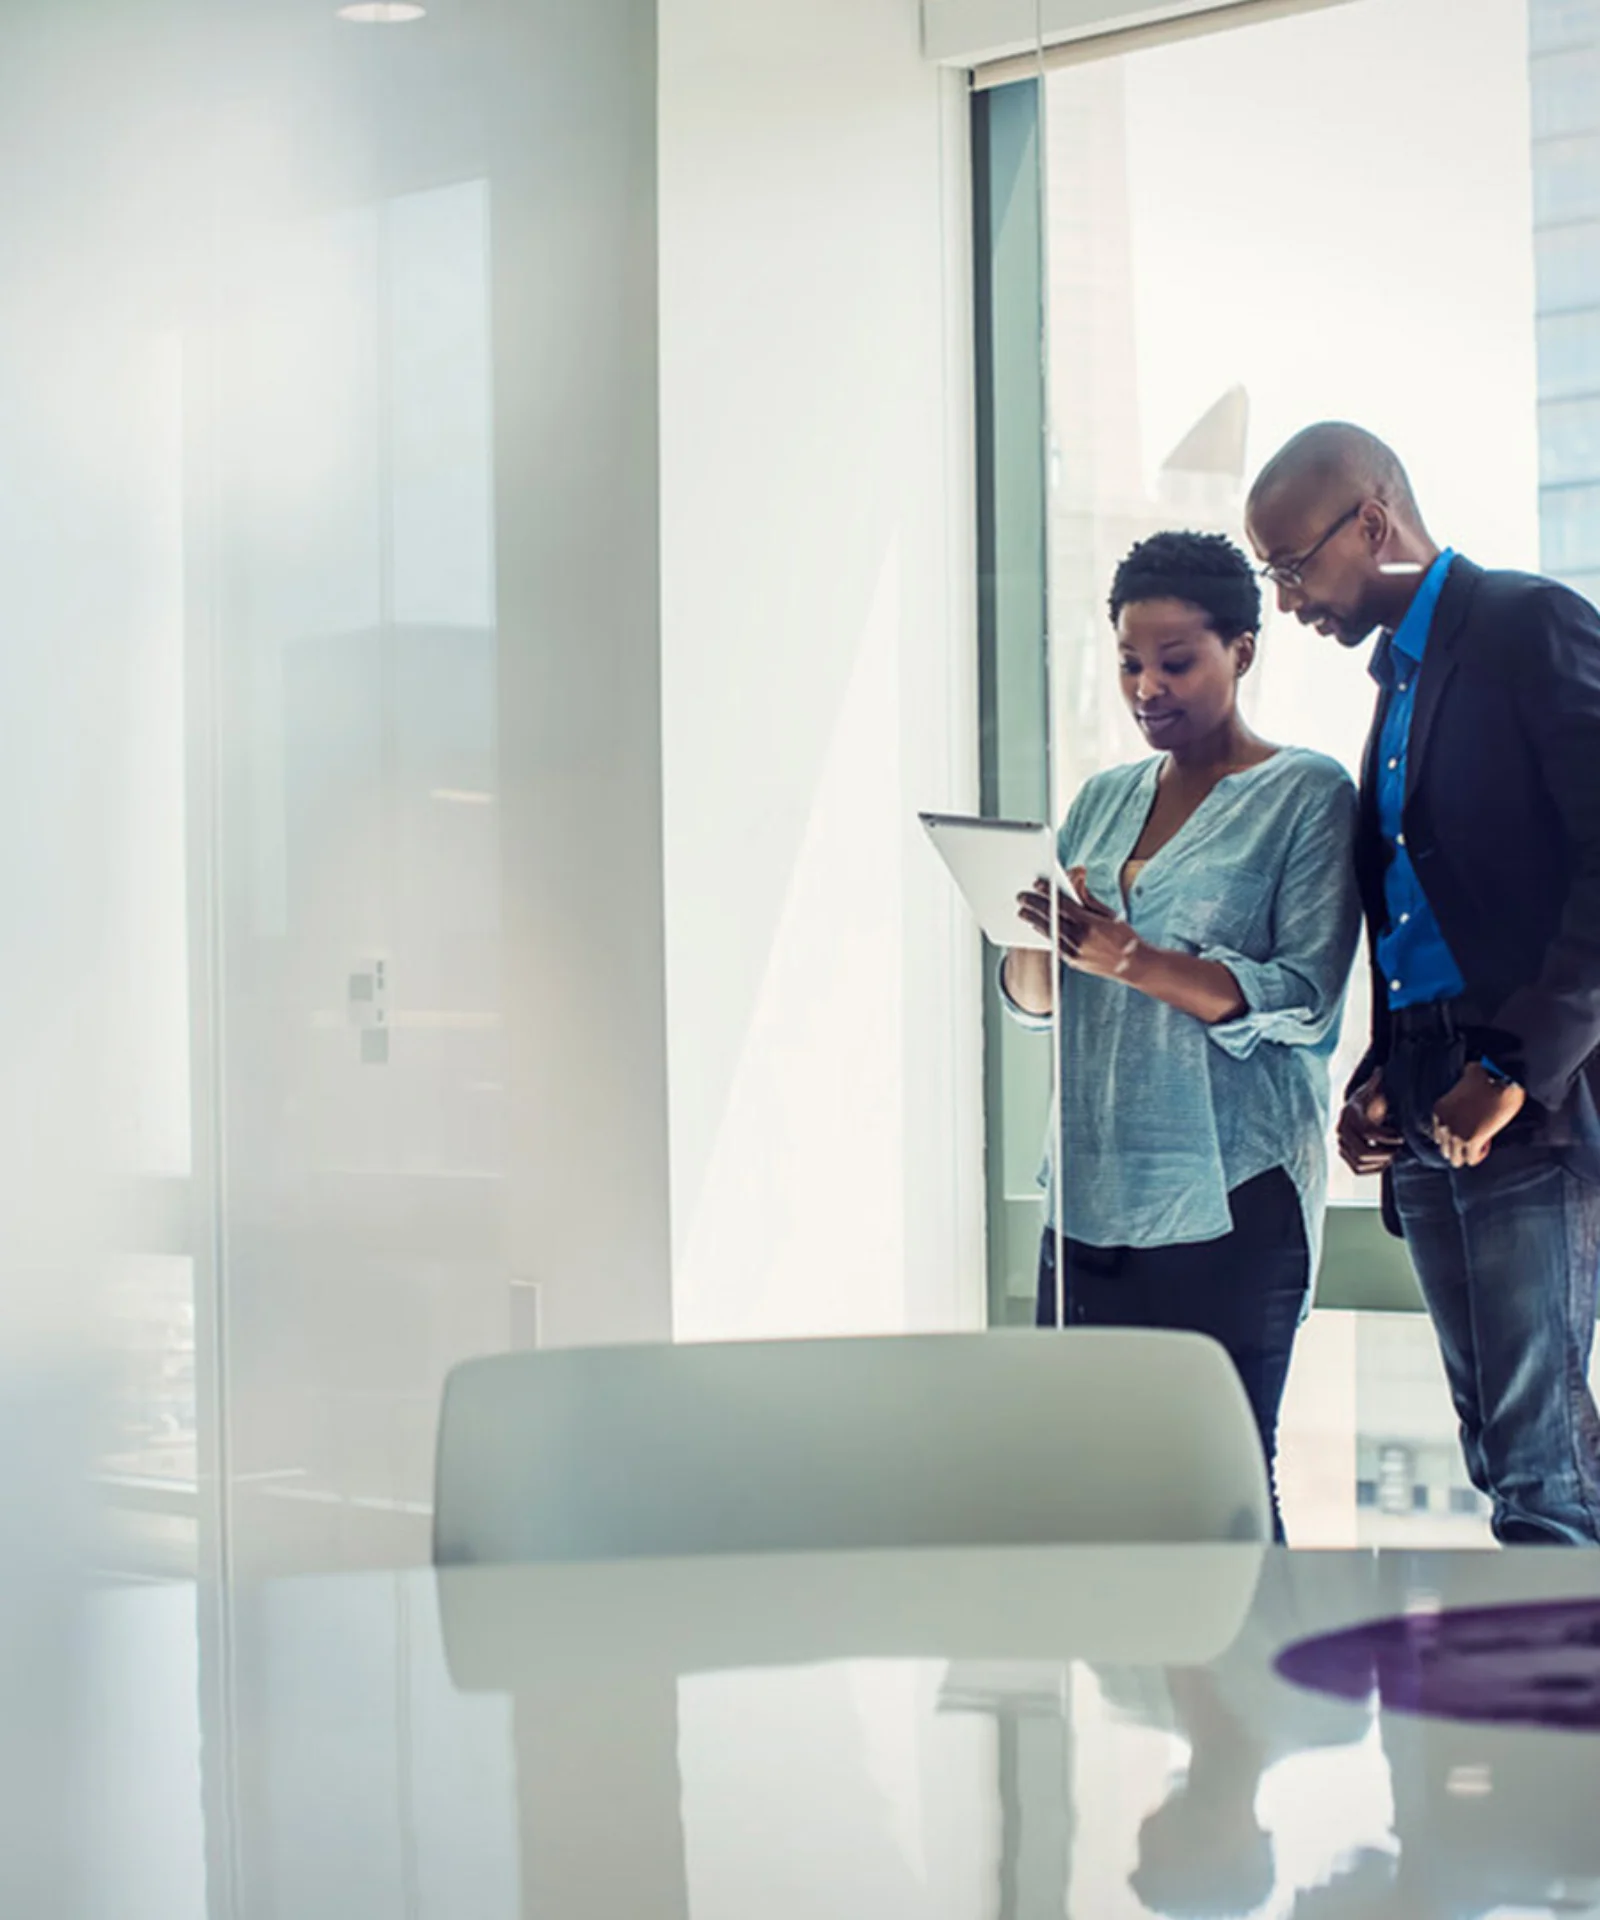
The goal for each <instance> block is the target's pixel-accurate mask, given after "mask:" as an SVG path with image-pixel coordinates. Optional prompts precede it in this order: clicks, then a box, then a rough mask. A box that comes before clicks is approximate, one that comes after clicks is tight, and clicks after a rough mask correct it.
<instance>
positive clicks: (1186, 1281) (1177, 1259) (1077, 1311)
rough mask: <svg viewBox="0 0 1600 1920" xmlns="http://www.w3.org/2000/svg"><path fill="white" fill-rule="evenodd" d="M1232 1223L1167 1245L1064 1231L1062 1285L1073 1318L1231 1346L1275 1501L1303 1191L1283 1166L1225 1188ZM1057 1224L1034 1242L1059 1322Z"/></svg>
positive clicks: (1302, 1271)
mask: <svg viewBox="0 0 1600 1920" xmlns="http://www.w3.org/2000/svg"><path fill="white" fill-rule="evenodd" d="M1228 1209H1229V1212H1230V1214H1231V1215H1232V1218H1233V1230H1232V1231H1231V1232H1230V1233H1226V1234H1224V1235H1223V1236H1222V1238H1221V1239H1219V1240H1200V1241H1195V1242H1191V1243H1188V1244H1185V1245H1181V1246H1172V1247H1089V1246H1084V1245H1082V1244H1081V1243H1080V1242H1079V1241H1076V1240H1070V1239H1069V1240H1064V1241H1063V1242H1062V1246H1063V1248H1064V1250H1065V1253H1066V1272H1065V1273H1064V1274H1063V1276H1062V1279H1063V1282H1064V1285H1063V1288H1062V1292H1063V1294H1064V1296H1065V1305H1066V1317H1067V1322H1068V1324H1069V1325H1070V1326H1075V1327H1085V1326H1087V1327H1168V1328H1177V1329H1179V1330H1184V1331H1190V1332H1194V1333H1206V1334H1209V1335H1210V1336H1211V1338H1212V1339H1213V1340H1216V1341H1219V1342H1220V1343H1221V1345H1222V1346H1223V1347H1225V1348H1226V1349H1227V1351H1228V1355H1229V1357H1230V1358H1231V1359H1232V1361H1233V1364H1234V1366H1235V1367H1236V1368H1237V1370H1238V1374H1239V1378H1240V1380H1241V1382H1242V1383H1243V1385H1244V1390H1245V1396H1246V1398H1247V1399H1248V1400H1249V1402H1250V1411H1251V1412H1252V1413H1253V1414H1254V1415H1255V1421H1256V1429H1257V1431H1258V1432H1259V1433H1260V1435H1261V1450H1262V1453H1263V1454H1264V1455H1265V1456H1266V1462H1267V1485H1268V1488H1269V1489H1270V1491H1271V1495H1272V1528H1273V1536H1274V1538H1275V1539H1277V1540H1279V1541H1281V1540H1282V1539H1283V1519H1282V1516H1281V1514H1280V1512H1279V1510H1278V1485H1277V1458H1278V1409H1279V1407H1280V1405H1281V1404H1282V1402H1283V1389H1284V1383H1285V1382H1286V1381H1287V1379H1288V1377H1289V1360H1290V1356H1291V1355H1292V1354H1293V1352H1294V1337H1295V1333H1296V1332H1297V1330H1298V1328H1299V1325H1300V1316H1301V1313H1302V1311H1303V1310H1304V1307H1305V1302H1306V1292H1307V1289H1308V1288H1309V1287H1310V1285H1311V1262H1310V1257H1309V1255H1308V1253H1307V1251H1306V1235H1305V1225H1304V1222H1303V1221H1302V1219H1301V1217H1300V1196H1299V1195H1298V1194H1297V1193H1296V1192H1295V1189H1294V1183H1293V1182H1292V1181H1291V1180H1290V1178H1289V1176H1288V1174H1286V1173H1285V1172H1284V1170H1283V1169H1282V1167H1274V1168H1273V1169H1272V1171H1271V1172H1270V1173H1262V1174H1258V1175H1257V1176H1256V1178H1255V1179H1253V1180H1247V1181H1245V1183H1244V1184H1243V1185H1242V1186H1239V1187H1235V1188H1234V1190H1233V1192H1232V1193H1230V1194H1229V1195H1228ZM1055 1254H1056V1247H1055V1233H1054V1231H1053V1229H1051V1228H1049V1227H1046V1229H1045V1232H1044V1239H1043V1241H1042V1242H1041V1244H1040V1248H1039V1282H1038V1299H1037V1304H1036V1308H1035V1316H1034V1317H1035V1322H1036V1324H1037V1325H1039V1326H1041V1327H1052V1326H1054V1325H1055V1324H1056V1265H1055Z"/></svg>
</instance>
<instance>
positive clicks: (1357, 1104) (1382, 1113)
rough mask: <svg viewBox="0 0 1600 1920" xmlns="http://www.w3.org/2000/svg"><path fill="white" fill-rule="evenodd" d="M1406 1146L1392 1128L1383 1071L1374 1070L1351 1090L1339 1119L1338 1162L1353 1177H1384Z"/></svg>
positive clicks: (1375, 1068) (1376, 1068)
mask: <svg viewBox="0 0 1600 1920" xmlns="http://www.w3.org/2000/svg"><path fill="white" fill-rule="evenodd" d="M1404 1145H1405V1141H1404V1139H1403V1138H1402V1137H1401V1135H1400V1134H1399V1133H1398V1132H1397V1131H1396V1129H1395V1128H1394V1127H1392V1126H1391V1125H1390V1124H1389V1101H1388V1098H1387V1096H1386V1095H1385V1093H1384V1091H1383V1069H1382V1068H1381V1067H1374V1068H1373V1070H1372V1072H1371V1073H1369V1074H1368V1075H1367V1077H1366V1079H1365V1080H1363V1081H1362V1083H1361V1085H1360V1086H1359V1087H1355V1088H1353V1089H1352V1090H1351V1094H1350V1098H1349V1099H1348V1100H1346V1101H1345V1103H1344V1108H1343V1110H1342V1112H1341V1113H1340V1115H1339V1158H1340V1159H1341V1160H1343V1162H1344V1163H1345V1165H1346V1166H1347V1167H1349V1168H1350V1170H1351V1172H1352V1173H1382V1172H1383V1171H1384V1169H1385V1168H1386V1167H1388V1166H1391V1165H1392V1164H1393V1162H1394V1159H1395V1156H1396V1155H1397V1154H1398V1153H1399V1151H1400V1149H1401V1148H1402V1147H1403V1146H1404Z"/></svg>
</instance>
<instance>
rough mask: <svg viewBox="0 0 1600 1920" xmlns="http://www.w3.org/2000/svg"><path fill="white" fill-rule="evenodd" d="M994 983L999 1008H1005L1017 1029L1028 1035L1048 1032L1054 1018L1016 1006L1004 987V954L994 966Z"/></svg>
mask: <svg viewBox="0 0 1600 1920" xmlns="http://www.w3.org/2000/svg"><path fill="white" fill-rule="evenodd" d="M994 983H995V986H996V987H997V988H998V989H999V993H1000V1004H1001V1006H1003V1007H1004V1008H1005V1010H1006V1012H1007V1013H1009V1014H1010V1015H1011V1018H1012V1019H1013V1020H1015V1021H1016V1023H1017V1025H1018V1026H1019V1027H1026V1028H1027V1030H1028V1031H1029V1033H1048V1032H1049V1031H1050V1022H1051V1020H1052V1019H1053V1018H1054V1016H1053V1015H1052V1014H1048V1013H1030V1012H1029V1011H1028V1009H1027V1008H1026V1007H1022V1006H1018V1004H1017V1002H1016V1001H1015V1000H1013V999H1012V997H1011V994H1010V991H1009V989H1008V988H1007V986H1006V956H1005V954H1004V953H1002V954H1001V955H1000V959H999V961H998V962H997V964H996V966H995V970H994Z"/></svg>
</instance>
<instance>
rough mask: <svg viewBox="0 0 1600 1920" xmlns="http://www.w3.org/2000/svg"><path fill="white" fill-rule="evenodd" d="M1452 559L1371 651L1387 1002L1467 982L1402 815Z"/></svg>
mask: <svg viewBox="0 0 1600 1920" xmlns="http://www.w3.org/2000/svg"><path fill="white" fill-rule="evenodd" d="M1454 558H1455V555H1454V554H1453V553H1452V552H1451V551H1450V550H1449V549H1448V548H1447V549H1446V550H1445V551H1444V552H1443V553H1441V554H1440V555H1439V557H1438V559H1437V560H1435V561H1434V563H1433V565H1432V566H1431V567H1429V569H1428V571H1427V572H1426V573H1425V574H1424V575H1423V577H1422V584H1421V585H1420V586H1419V587H1418V588H1417V591H1416V594H1415V596H1414V598H1413V599H1412V602H1411V605H1410V606H1409V607H1408V608H1407V609H1406V617H1405V618H1404V619H1403V620H1402V621H1401V622H1400V624H1399V626H1398V627H1396V628H1395V630H1394V632H1393V633H1392V634H1391V635H1389V636H1388V637H1387V638H1385V639H1383V640H1380V641H1379V642H1378V645H1377V647H1376V649H1375V650H1374V652H1373V656H1372V677H1373V679H1374V680H1376V681H1377V682H1378V684H1379V685H1380V686H1382V687H1386V688H1387V689H1388V694H1389V701H1388V705H1387V707H1386V708H1385V709H1384V715H1383V730H1382V732H1381V733H1380V734H1379V736H1378V765H1377V801H1378V825H1379V827H1380V829H1381V830H1382V833H1383V837H1384V839H1385V840H1386V841H1387V842H1388V849H1389V865H1388V867H1387V869H1386V870H1385V872H1384V876H1383V895H1384V902H1385V904H1386V905H1387V907H1388V909H1389V926H1388V930H1387V931H1386V932H1385V933H1382V934H1380V935H1379V937H1378V965H1379V967H1380V969H1381V970H1382V973H1383V977H1384V979H1385V980H1386V981H1387V982H1388V988H1389V1005H1390V1006H1391V1007H1419V1006H1426V1005H1428V1004H1429V1003H1430V1002H1431V1001H1434V1000H1454V999H1455V998H1456V997H1457V995H1458V994H1460V993H1461V992H1462V990H1463V988H1464V985H1465V983H1464V981H1463V980H1462V978H1461V969H1460V968H1459V967H1458V966H1457V965H1456V962H1455V955H1454V954H1452V953H1451V951H1450V949H1449V947H1448V946H1446V945H1445V938H1444V935H1443V934H1442V933H1441V932H1440V931H1439V922H1438V921H1437V920H1436V919H1435V918H1434V913H1433V908H1432V907H1430V906H1429V905H1428V897H1427V895H1426V894H1425V893H1424V892H1423V891H1422V885H1421V883H1420V881H1419V880H1418V879H1417V870H1416V868H1415V867H1414V866H1412V864H1411V852H1410V849H1409V848H1408V847H1407V846H1406V836H1405V830H1404V824H1403V821H1402V814H1403V812H1404V808H1405V800H1406V762H1407V759H1408V757H1409V754H1410V748H1411V717H1412V715H1413V714H1414V713H1415V712H1416V706H1417V676H1418V674H1419V673H1420V671H1421V669H1422V659H1423V655H1424V654H1425V653H1426V652H1427V650H1428V634H1429V632H1430V631H1431V629H1432V627H1433V616H1434V612H1435V610H1436V609H1437V607H1438V605H1439V594H1440V592H1441V590H1442V589H1443V587H1444V577H1445V575H1446V574H1447V573H1448V572H1449V571H1450V562H1451V561H1452V560H1453V559H1454Z"/></svg>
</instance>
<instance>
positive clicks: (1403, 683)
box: [1400, 680, 1411, 693]
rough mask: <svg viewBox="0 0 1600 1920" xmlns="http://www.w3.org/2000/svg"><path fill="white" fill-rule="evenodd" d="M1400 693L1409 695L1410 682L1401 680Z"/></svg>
mask: <svg viewBox="0 0 1600 1920" xmlns="http://www.w3.org/2000/svg"><path fill="white" fill-rule="evenodd" d="M1400 691H1401V692H1402V693H1409V692H1410V691H1411V682H1410V681H1409V680H1402V681H1401V682H1400Z"/></svg>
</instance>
